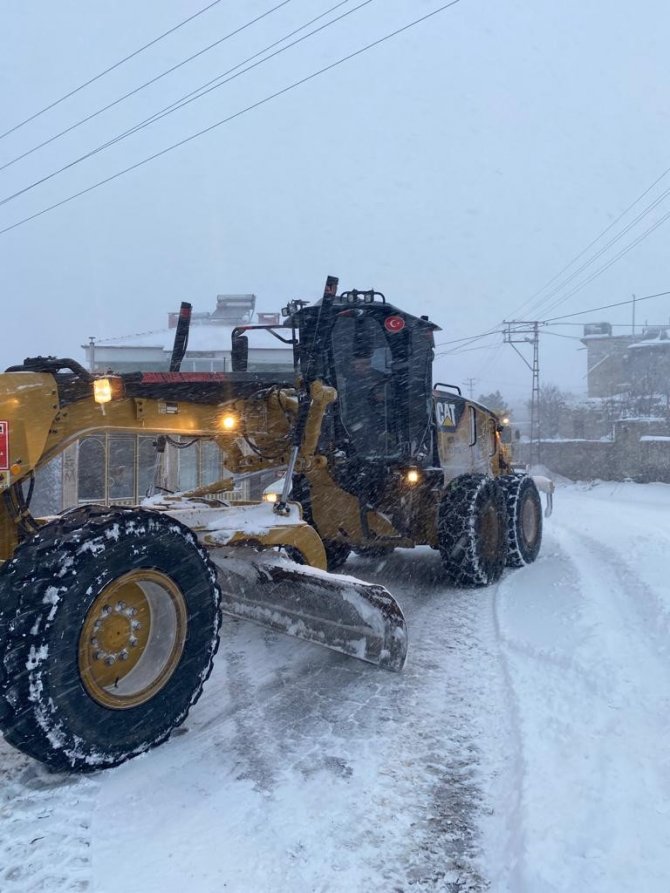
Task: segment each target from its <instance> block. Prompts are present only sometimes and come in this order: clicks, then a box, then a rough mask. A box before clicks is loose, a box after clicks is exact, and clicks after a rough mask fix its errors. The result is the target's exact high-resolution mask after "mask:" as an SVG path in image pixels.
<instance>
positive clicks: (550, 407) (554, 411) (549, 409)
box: [528, 384, 570, 437]
mask: <svg viewBox="0 0 670 893" xmlns="http://www.w3.org/2000/svg"><path fill="white" fill-rule="evenodd" d="M569 402H570V394H568V393H566V392H565V391H562V390H561V389H560V388H559V387H558V386H557V385H555V384H545V385H543V386H542V387H541V388H540V434H541V436H542V437H555V436H556V435H557V434H558V433H559V430H560V426H561V418H562V417H563V415H564V414H565V411H566V409H567V407H568V404H569ZM530 409H531V404H530V401H529V403H528V412H529V413H530Z"/></svg>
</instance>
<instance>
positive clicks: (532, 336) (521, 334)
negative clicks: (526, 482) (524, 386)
mask: <svg viewBox="0 0 670 893" xmlns="http://www.w3.org/2000/svg"><path fill="white" fill-rule="evenodd" d="M503 325H504V326H505V327H506V328H505V331H504V333H503V337H504V340H505V344H511V345H512V347H513V348H514V350H515V351H516V352H517V353H518V354H519V356H520V357H521V359H522V360H523V361H524V363H525V364H526V366H528V368H529V369H530V371H531V373H532V376H533V384H532V388H531V398H530V464H531V465H539V463H540V461H541V458H542V450H541V431H540V326H541V325H542V323H540V322H539V321H538V320H532V321H527V320H519V319H513V320H509V321H508V320H504V321H503ZM517 344H532V346H533V362H532V364H531V363H529V362H528V360H527V359H526V357H524V355H523V354H522V353H521V351H520V350H518V349H517V347H516V346H515V345H517Z"/></svg>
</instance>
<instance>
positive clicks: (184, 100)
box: [0, 0, 373, 205]
mask: <svg viewBox="0 0 670 893" xmlns="http://www.w3.org/2000/svg"><path fill="white" fill-rule="evenodd" d="M284 2H289V0H284ZM349 2H350V0H341V2H339V3H337V4H335V6H331V7H330V9H327V10H326V11H325V12H323V13H321V14H320V15H318V16H316V17H315V18H313V19H311V20H310V21H309V22H306V23H305V24H304V25H301V26H300V27H299V28H295V29H294V30H293V31H290V32H289V33H288V34H285V35H284V36H283V37H281V38H279V40H276V41H274V42H273V43H271V44H269V45H268V46H267V47H265V48H264V49H262V50H259V51H258V52H257V53H254V55H253V56H249V57H248V58H247V59H245V60H244V61H242V62H240V63H238V64H237V65H234V66H233V67H232V68H230V69H228V71H225V72H223V74H220V75H218V76H217V77H215V78H214V79H213V80H211V81H208V82H207V83H206V84H204V85H202V86H200V87H198V88H197V89H196V90H193V91H192V92H191V93H187V94H186V96H182V97H181V99H177V100H175V102H173V103H171V104H170V105H168V106H165V108H162V109H160V110H159V111H158V112H155V113H154V114H153V115H150V116H149V117H148V118H145V119H144V120H143V121H140V122H139V123H138V124H135V125H134V126H133V127H131V128H129V129H128V130H125V131H123V133H120V134H117V136H115V137H112V139H110V140H107V141H106V142H104V143H102V144H101V145H99V146H96V148H95V149H91V150H90V151H89V152H86V153H85V154H84V155H80V156H79V157H78V158H75V159H74V160H73V161H70V162H68V164H65V165H63V167H60V168H58V169H57V170H55V171H52V172H51V173H50V174H46V175H45V176H44V177H40V179H39V180H35V181H33V182H32V183H29V184H28V185H27V186H24V187H23V188H22V189H19V190H17V191H16V192H14V193H12V194H11V195H8V196H5V198H3V199H0V205H5V204H7V202H10V201H12V200H13V199H15V198H19V197H20V196H21V195H25V193H26V192H30V190H31V189H35V188H36V187H37V186H41V185H42V184H43V183H46V182H47V181H48V180H51V179H53V178H54V177H56V176H58V175H59V174H62V173H64V172H65V171H67V170H70V169H71V168H73V167H75V166H76V165H77V164H81V162H82V161H86V160H87V159H88V158H91V157H92V156H94V155H98V154H99V153H100V152H104V151H105V150H106V149H109V148H110V147H111V146H114V145H116V143H119V142H121V141H122V140H124V139H126V137H128V136H132V135H133V134H135V133H138V132H139V131H140V130H143V129H144V128H145V127H149V126H150V125H151V124H155V123H156V122H158V121H160V120H162V119H163V118H165V117H167V116H168V115H171V114H173V113H174V112H176V111H179V109H182V108H184V106H186V105H189V104H190V103H191V102H195V101H196V100H198V99H202V97H203V96H206V95H207V94H208V93H211V92H212V91H213V90H217V89H218V88H219V87H223V86H225V85H226V84H229V83H230V82H231V81H234V80H235V79H236V78H238V77H241V76H242V75H244V74H247V72H249V71H252V70H253V69H254V68H257V67H258V66H259V65H263V64H265V63H266V62H269V61H270V60H271V59H273V58H274V57H275V56H278V55H280V54H281V53H284V52H286V51H287V50H290V49H291V48H292V47H294V46H296V45H297V44H299V43H302V41H304V40H308V39H309V38H310V37H313V36H314V35H315V34H318V33H319V32H320V31H323V30H325V29H326V28H329V27H330V26H331V25H334V24H335V23H336V22H339V21H340V19H344V18H346V17H347V16H350V15H352V14H353V13H355V12H358V10H359V9H362V7H364V6H367V5H368V4H369V3H372V2H373V0H363V2H362V3H359V5H358V6H355V7H354V8H353V9H350V10H348V11H347V12H344V13H342V14H341V15H339V16H337V17H336V18H334V19H331V21H330V22H326V23H325V24H324V25H320V26H319V27H318V28H315V29H314V31H310V32H309V33H308V34H304V35H303V36H302V37H299V38H298V39H297V40H294V41H293V42H292V43H289V44H287V45H286V46H284V47H282V48H281V49H279V50H276V51H275V52H274V53H272V54H271V55H269V56H266V57H265V58H263V59H260V60H259V61H258V62H254V64H253V65H249V66H248V68H244V69H242V70H241V71H238V72H237V74H233V75H231V77H228V78H226V75H228V74H230V73H231V72H234V71H235V70H236V69H238V68H240V67H241V66H242V65H246V64H247V62H250V61H251V60H252V59H255V58H256V57H257V56H260V55H262V54H263V53H266V52H268V50H270V49H272V48H273V47H275V46H276V45H277V44H278V43H282V42H283V41H285V40H288V39H289V38H290V37H293V35H295V34H297V33H298V32H299V31H303V30H304V29H305V28H308V27H309V26H310V25H312V24H313V23H314V22H316V21H317V20H318V19H321V18H323V17H324V16H325V15H328V14H329V13H331V12H333V11H334V10H335V9H338V7H340V6H343V5H344V3H349ZM280 5H283V4H280ZM277 8H278V7H275V9H277ZM245 27H246V26H245ZM222 78H226V79H225V80H221V79H222ZM217 81H219V83H215V82H217ZM211 84H214V86H210V85H211ZM205 88H208V89H205ZM195 94H198V95H195Z"/></svg>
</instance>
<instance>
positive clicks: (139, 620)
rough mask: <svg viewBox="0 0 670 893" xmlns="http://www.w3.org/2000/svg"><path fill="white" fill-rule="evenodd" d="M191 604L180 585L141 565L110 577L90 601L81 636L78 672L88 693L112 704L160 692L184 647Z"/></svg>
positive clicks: (136, 701) (132, 702)
mask: <svg viewBox="0 0 670 893" xmlns="http://www.w3.org/2000/svg"><path fill="white" fill-rule="evenodd" d="M186 629H187V610H186V602H185V599H184V595H183V593H182V591H181V589H180V588H179V587H178V586H177V585H176V584H175V583H174V582H173V580H171V579H170V577H168V576H166V575H165V574H163V573H160V571H156V570H150V569H145V568H140V569H137V570H133V571H130V572H129V573H127V574H123V576H121V577H118V578H117V579H116V580H114V581H113V582H111V583H109V584H108V585H107V586H105V588H104V589H103V590H102V592H101V593H100V595H98V596H97V598H96V599H95V600H94V602H93V604H92V605H91V607H90V609H89V611H88V613H87V615H86V619H85V620H84V625H83V627H82V631H81V635H80V637H79V655H78V658H79V673H80V675H81V679H82V682H83V684H84V688H85V689H86V691H87V692H88V694H89V695H90V696H91V697H92V698H93V700H94V701H97V702H98V703H99V704H102V705H103V706H104V707H109V708H111V709H114V710H123V709H126V708H128V707H136V706H137V705H138V704H143V703H144V702H145V701H148V700H149V699H150V698H152V697H153V696H154V695H155V694H156V693H157V692H159V691H160V690H161V689H162V688H163V686H164V685H165V684H166V683H167V681H168V679H169V678H170V677H171V676H172V674H173V672H174V671H175V669H176V667H177V664H178V663H179V660H180V658H181V656H182V653H183V651H184V643H185V641H186Z"/></svg>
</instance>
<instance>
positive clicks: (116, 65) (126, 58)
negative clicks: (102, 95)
mask: <svg viewBox="0 0 670 893" xmlns="http://www.w3.org/2000/svg"><path fill="white" fill-rule="evenodd" d="M220 2H221V0H214V2H213V3H210V4H209V5H208V6H204V7H203V8H202V9H200V10H198V12H194V13H193V15H190V16H189V17H188V18H186V19H184V20H183V21H182V22H179V23H178V24H177V25H174V26H173V27H172V28H169V29H168V30H167V31H164V32H163V33H162V34H159V35H158V37H154V39H153V40H150V41H149V43H145V44H144V46H141V47H140V48H139V49H137V50H134V51H133V52H132V53H129V55H127V56H124V57H123V59H119V61H118V62H115V63H114V64H113V65H110V66H109V67H108V68H105V69H104V71H101V72H100V73H99V74H96V75H95V76H94V77H92V78H89V80H87V81H85V83H83V84H80V85H79V86H78V87H75V88H74V90H70V92H69V93H66V94H65V95H64V96H61V97H60V98H59V99H56V100H54V102H51V103H49V105H46V106H45V107H44V108H43V109H40V110H39V111H38V112H35V113H34V114H33V115H30V116H29V117H28V118H26V119H25V120H24V121H21V122H20V123H18V124H15V125H14V127H10V129H9V130H6V131H5V132H4V133H0V140H1V139H4V138H5V137H6V136H9V134H10V133H14V131H15V130H18V129H19V128H20V127H23V126H24V125H25V124H29V123H30V122H31V121H34V120H35V118H39V116H40V115H43V114H44V113H45V112H48V111H49V110H50V109H52V108H55V107H56V106H57V105H60V103H61V102H65V100H66V99H69V98H70V97H71V96H74V95H75V93H79V92H80V91H81V90H83V89H84V88H85V87H89V86H90V85H91V84H93V83H95V81H99V80H100V78H102V77H104V76H105V75H106V74H109V73H110V71H114V69H115V68H119V67H120V66H121V65H123V64H124V63H126V62H128V61H130V59H134V58H135V56H139V54H140V53H143V52H144V51H145V50H148V49H149V47H152V46H154V44H157V43H158V42H159V41H161V40H163V38H165V37H168V36H169V35H170V34H174V32H175V31H178V30H179V28H183V27H184V25H187V24H188V23H189V22H192V21H193V19H197V18H198V16H201V15H202V14H203V13H205V12H207V11H208V10H210V9H211V8H212V7H213V6H217V5H218V4H219V3H220Z"/></svg>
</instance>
